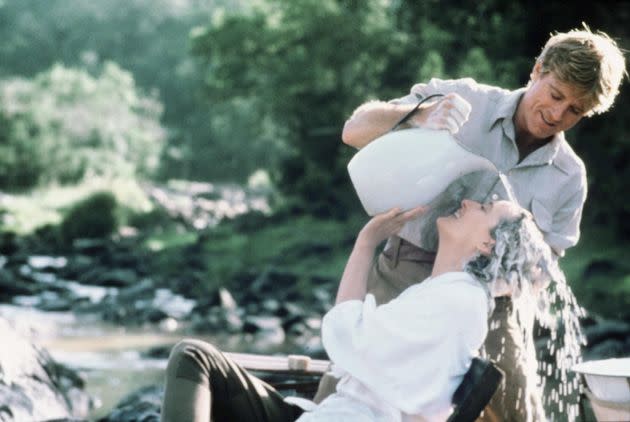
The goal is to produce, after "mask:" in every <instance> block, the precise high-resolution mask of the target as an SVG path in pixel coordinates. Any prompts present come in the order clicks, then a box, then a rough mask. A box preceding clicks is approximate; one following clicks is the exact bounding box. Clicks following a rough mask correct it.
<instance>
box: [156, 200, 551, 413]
mask: <svg viewBox="0 0 630 422" xmlns="http://www.w3.org/2000/svg"><path fill="white" fill-rule="evenodd" d="M422 212H424V208H416V209H414V210H411V211H407V212H400V211H399V210H396V209H394V210H391V211H389V212H387V213H384V214H380V215H377V216H375V217H374V218H372V219H371V220H370V221H369V222H368V223H367V224H366V225H365V227H364V228H363V229H362V230H361V231H360V232H359V235H358V237H357V240H356V242H355V245H354V248H353V250H352V253H351V254H350V257H349V259H348V262H347V264H346V268H345V270H344V274H343V276H342V279H341V282H340V285H339V290H338V293H337V299H336V305H335V306H334V307H333V309H331V310H330V311H329V312H328V313H327V314H326V316H325V317H324V322H323V326H322V339H323V343H324V347H325V348H326V351H327V352H328V354H329V356H330V358H331V360H332V361H333V362H334V365H335V368H336V369H335V370H336V372H337V374H338V375H339V376H341V381H340V383H339V384H338V386H337V392H336V393H335V394H333V395H331V396H330V397H328V398H327V399H326V400H324V401H323V402H322V403H321V404H320V405H318V406H317V407H316V408H315V409H314V410H313V411H311V412H306V413H304V414H302V416H299V415H300V414H301V413H302V410H301V409H299V408H298V407H297V406H294V405H291V404H288V403H286V402H284V401H283V399H282V397H281V396H280V395H279V394H278V393H277V392H275V391H273V389H272V388H271V387H269V386H268V385H266V384H265V383H263V382H262V381H260V380H258V379H256V378H255V377H252V376H250V375H249V374H247V373H246V372H245V371H244V370H242V369H241V368H240V367H238V366H237V365H236V364H235V363H234V362H231V361H230V360H228V359H226V358H225V357H224V356H223V355H222V354H221V353H220V352H219V351H218V350H216V349H215V348H213V347H212V346H210V345H207V344H205V343H202V342H198V341H194V340H188V341H186V340H185V341H183V342H181V343H180V344H178V345H177V346H176V347H175V349H174V350H173V352H172V354H171V358H170V359H169V366H168V368H167V382H166V391H165V398H164V404H163V410H162V418H163V420H164V421H175V420H177V421H204V422H205V421H210V420H214V421H217V422H219V421H250V420H251V421H294V420H296V419H297V418H298V416H299V421H300V422H308V421H345V420H347V421H415V420H444V419H446V417H447V416H448V414H449V412H450V410H451V408H450V400H451V397H452V394H453V392H454V391H455V389H456V388H457V386H458V385H459V383H460V382H461V380H462V377H463V375H464V373H465V372H466V370H467V369H468V366H469V364H470V362H471V360H472V358H473V357H474V356H475V355H476V354H477V351H478V349H479V348H480V347H481V345H482V344H483V340H484V338H485V336H486V333H487V317H488V315H489V312H490V310H491V303H492V301H491V300H490V298H491V296H496V295H499V294H501V295H503V294H511V295H515V296H523V297H527V296H530V295H529V293H530V292H533V291H534V290H535V289H532V287H535V286H534V285H535V284H539V283H540V280H542V279H543V278H544V277H541V276H540V275H541V274H542V273H543V272H545V271H546V270H547V266H548V265H549V264H551V263H552V262H553V261H552V260H551V254H550V251H549V249H548V247H547V246H546V244H545V243H544V241H543V239H542V235H541V234H540V232H538V230H537V228H536V226H535V224H534V223H533V220H532V218H531V215H529V213H527V211H524V210H522V209H521V208H520V207H518V206H517V205H515V204H513V203H511V202H508V201H497V202H492V203H488V204H480V203H477V202H474V201H469V200H464V201H462V203H461V207H460V208H459V209H458V210H457V211H455V213H453V214H452V215H450V216H447V217H441V218H439V219H438V220H437V227H438V236H439V243H438V249H437V256H436V260H435V265H434V268H433V272H432V274H431V276H430V277H429V278H428V279H427V280H425V281H423V282H422V283H420V284H417V285H414V286H412V287H409V288H408V289H407V290H405V291H404V292H403V293H402V294H401V295H400V296H399V297H397V298H396V299H394V300H392V301H391V302H389V303H387V304H385V305H382V306H379V307H376V305H375V302H374V297H373V296H371V295H367V297H366V281H367V275H368V272H369V269H370V266H371V263H372V259H373V257H374V251H375V249H376V247H377V246H378V245H379V244H380V243H381V242H382V241H383V240H385V239H387V238H388V237H390V236H391V235H393V234H395V233H397V232H398V231H399V230H400V229H401V227H402V226H403V224H404V223H405V222H407V221H409V220H411V219H413V218H415V217H416V216H418V215H419V214H420V213H422ZM523 293H527V294H523Z"/></svg>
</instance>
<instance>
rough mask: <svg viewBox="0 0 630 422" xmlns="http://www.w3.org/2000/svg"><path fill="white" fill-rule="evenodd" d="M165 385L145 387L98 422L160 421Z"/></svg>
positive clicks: (126, 398)
mask: <svg viewBox="0 0 630 422" xmlns="http://www.w3.org/2000/svg"><path fill="white" fill-rule="evenodd" d="M163 395H164V387H163V386H157V385H152V386H147V387H143V388H141V389H139V390H137V391H135V392H133V393H131V394H130V395H128V396H127V397H125V398H124V399H122V400H121V401H120V402H119V403H118V405H116V407H115V408H114V410H112V411H111V412H110V413H109V414H108V415H107V416H105V417H103V418H101V419H99V420H98V422H159V421H160V409H161V405H162V396H163Z"/></svg>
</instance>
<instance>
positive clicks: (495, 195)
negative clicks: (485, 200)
mask: <svg viewBox="0 0 630 422" xmlns="http://www.w3.org/2000/svg"><path fill="white" fill-rule="evenodd" d="M498 199H499V195H497V194H496V193H493V194H492V200H493V201H496V200H498Z"/></svg>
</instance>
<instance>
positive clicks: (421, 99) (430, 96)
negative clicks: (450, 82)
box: [389, 94, 444, 132]
mask: <svg viewBox="0 0 630 422" xmlns="http://www.w3.org/2000/svg"><path fill="white" fill-rule="evenodd" d="M443 96H444V94H433V95H429V96H428V97H425V98H421V97H420V95H418V94H416V97H418V98H420V101H418V104H416V106H415V107H414V108H413V109H412V110H411V111H410V112H409V113H407V114H405V116H404V117H403V118H402V119H400V120H399V121H398V123H396V124H395V125H394V127H392V128H391V129H390V130H389V131H390V132H392V131H394V130H396V129H398V126H400V125H402V124H403V123H405V122H406V121H407V120H409V118H410V117H411V116H413V114H414V113H415V112H416V111H418V109H419V108H420V106H421V105H422V104H424V103H425V102H427V101H429V100H430V99H431V98H435V97H443Z"/></svg>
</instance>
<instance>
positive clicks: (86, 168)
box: [0, 63, 165, 189]
mask: <svg viewBox="0 0 630 422" xmlns="http://www.w3.org/2000/svg"><path fill="white" fill-rule="evenodd" d="M160 113H161V105H160V103H159V102H157V101H156V100H155V99H154V98H151V97H147V96H144V95H142V94H141V93H139V92H138V90H137V89H136V86H135V83H134V81H133V77H132V76H131V74H129V73H128V72H126V71H124V70H122V69H120V67H118V66H117V65H116V64H113V63H106V64H105V65H104V67H103V69H102V72H101V74H100V75H99V77H97V78H93V77H92V76H90V75H89V74H87V73H86V72H85V71H81V70H77V69H71V68H66V67H63V66H61V65H55V66H54V67H53V68H52V69H50V70H49V71H47V72H44V73H42V74H39V75H38V76H36V77H35V79H33V80H26V79H20V78H14V79H9V80H4V81H1V82H0V121H1V122H2V123H3V124H2V125H1V126H0V152H1V154H0V187H2V188H3V189H20V188H30V187H33V186H37V185H38V184H40V183H51V182H58V183H75V182H78V181H80V180H81V179H82V178H84V177H86V176H126V177H128V176H132V175H135V174H138V175H148V174H150V173H151V172H152V171H154V170H155V168H156V167H157V164H158V154H159V152H160V149H161V144H162V142H163V141H164V138H165V131H164V129H163V128H162V126H161V125H160V123H159V116H160Z"/></svg>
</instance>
